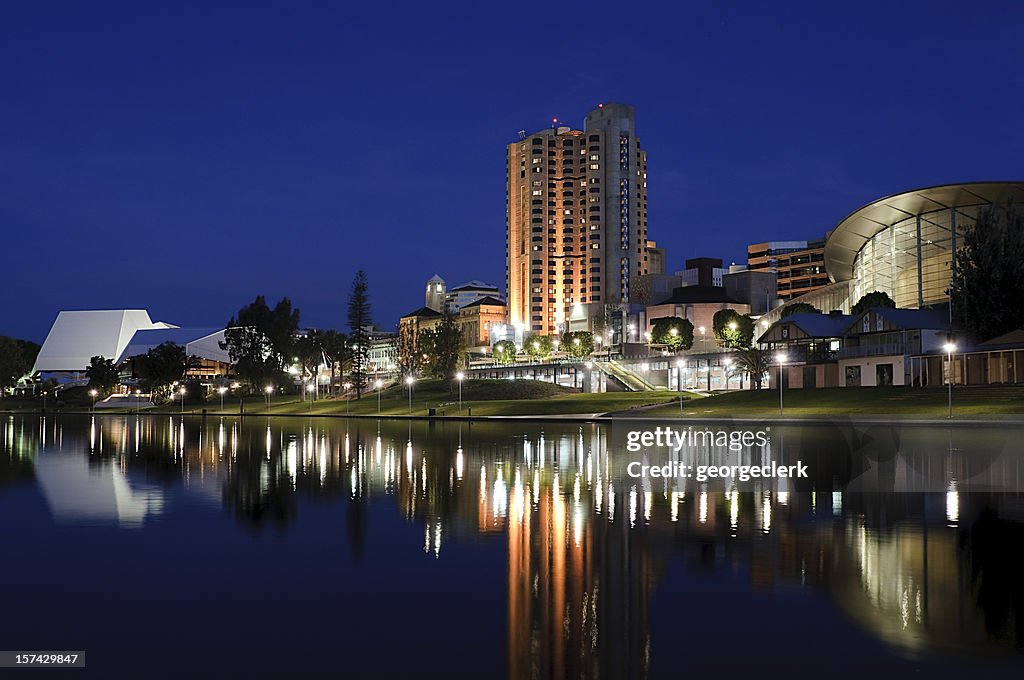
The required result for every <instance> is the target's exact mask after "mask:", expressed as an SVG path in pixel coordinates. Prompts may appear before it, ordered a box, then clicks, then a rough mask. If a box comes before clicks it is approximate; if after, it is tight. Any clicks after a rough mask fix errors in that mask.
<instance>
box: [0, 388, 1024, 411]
mask: <svg viewBox="0 0 1024 680" xmlns="http://www.w3.org/2000/svg"><path fill="white" fill-rule="evenodd" d="M783 396H784V406H785V416H786V417H798V416H810V417H831V416H844V415H853V416H857V415H860V416H882V417H886V416H893V417H907V418H909V417H919V418H944V417H945V416H946V413H947V405H946V390H944V389H911V388H904V387H864V388H830V389H809V390H798V389H789V390H786V391H785V394H784V395H783ZM462 398H463V399H462V415H466V416H468V415H473V416H493V415H505V416H530V415H538V416H542V415H543V416H547V415H579V414H602V413H614V414H616V415H621V416H626V417H628V416H641V415H642V416H656V417H664V418H678V417H680V409H679V401H678V396H677V395H676V394H675V393H673V392H666V391H659V392H646V393H645V392H608V393H605V394H581V393H580V392H578V391H576V390H572V389H569V388H564V387H559V386H558V385H552V384H550V383H544V382H539V381H533V380H517V381H508V380H474V381H467V382H466V383H465V384H464V385H463V392H462ZM48 406H49V408H48V411H49V412H51V413H54V412H60V411H62V410H63V411H68V412H70V411H77V412H81V411H84V410H88V405H84V406H83V405H80V404H78V405H64V406H63V408H58V407H55V406H54V404H53V402H50V404H49V405H48ZM41 407H42V401H41V400H39V399H35V400H33V399H17V400H15V399H4V400H0V411H14V412H32V411H36V412H38V411H39V410H40V409H41ZM240 408H244V410H245V413H247V414H253V415H256V414H267V413H270V414H276V415H289V414H294V415H304V414H316V415H337V416H344V415H346V414H351V415H369V416H372V415H376V414H377V413H378V410H377V409H378V407H377V393H376V392H375V391H373V390H370V391H369V392H366V393H364V394H363V397H362V399H352V400H345V399H343V398H321V399H319V400H316V401H306V400H303V399H301V398H300V397H298V396H293V395H287V396H282V395H278V396H275V397H274V398H273V399H271V400H270V404H269V406H268V403H267V400H266V399H264V398H263V397H260V396H251V397H243V398H242V399H241V400H239V398H238V397H232V396H230V395H229V396H228V397H227V398H225V400H224V409H223V413H228V414H236V413H238V412H239V409H240ZM203 409H206V410H207V412H208V413H220V412H222V411H221V408H220V399H218V398H213V399H209V400H207V401H204V402H186V404H185V409H184V410H185V413H201V412H202V411H203ZM429 409H434V410H435V413H436V415H439V416H441V415H443V416H457V415H459V390H458V384H457V383H449V382H448V381H440V380H420V381H417V382H416V384H415V385H414V387H413V392H412V405H411V409H410V403H409V393H408V391H407V390H406V389H405V388H404V387H402V386H394V387H390V388H387V389H385V390H382V391H381V393H380V413H381V415H391V416H405V415H409V414H410V413H411V414H412V415H414V416H425V415H427V414H428V412H429ZM101 412H105V413H113V412H117V411H115V410H113V409H111V410H102V411H101ZM149 412H151V413H180V412H181V405H180V404H177V403H172V404H167V405H164V406H159V407H156V408H153V409H150V410H149ZM953 413H954V416H956V417H977V416H992V415H1024V387H998V386H994V387H959V388H955V389H954V390H953ZM778 414H779V393H778V391H776V390H760V391H736V392H729V393H722V394H716V395H713V396H710V397H704V398H700V397H694V396H693V395H689V394H688V395H686V399H685V400H684V401H683V409H682V415H683V417H689V418H701V417H723V418H728V417H778Z"/></svg>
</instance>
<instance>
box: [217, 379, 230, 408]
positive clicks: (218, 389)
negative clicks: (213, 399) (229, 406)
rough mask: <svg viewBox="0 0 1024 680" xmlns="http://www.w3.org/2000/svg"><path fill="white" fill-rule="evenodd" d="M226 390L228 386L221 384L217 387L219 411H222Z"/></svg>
mask: <svg viewBox="0 0 1024 680" xmlns="http://www.w3.org/2000/svg"><path fill="white" fill-rule="evenodd" d="M227 391H228V388H226V387H224V386H223V385H221V386H220V387H218V388H217V393H218V394H220V411H221V413H223V412H224V393H225V392H227Z"/></svg>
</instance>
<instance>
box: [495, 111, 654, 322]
mask: <svg viewBox="0 0 1024 680" xmlns="http://www.w3.org/2000/svg"><path fill="white" fill-rule="evenodd" d="M635 128H636V125H635V121H634V112H633V107H632V106H628V105H626V104H603V105H599V106H598V107H597V108H596V109H594V110H593V111H591V112H590V113H588V114H587V118H586V122H585V124H584V129H583V130H573V129H572V128H570V127H567V126H560V125H559V124H558V121H557V119H556V120H555V121H554V122H553V123H552V126H551V128H550V129H548V130H541V131H540V132H536V133H534V134H532V135H527V134H526V132H525V131H524V132H521V133H520V137H521V138H520V139H519V141H517V142H514V143H512V144H509V145H508V150H507V152H508V153H507V158H506V167H505V176H506V242H505V251H506V253H505V255H506V260H505V261H506V282H507V284H508V308H509V320H510V321H511V323H512V324H513V325H515V326H517V327H521V328H522V329H523V330H525V331H532V332H538V333H542V334H552V333H557V332H560V331H562V330H565V323H566V321H567V319H568V318H569V317H570V315H573V316H578V315H580V314H585V313H586V312H587V309H588V307H589V308H590V309H591V310H593V309H594V308H595V307H600V306H603V305H606V304H618V303H621V302H628V301H629V299H630V285H631V284H632V282H633V280H634V279H635V278H636V277H638V276H641V275H643V274H647V273H648V269H649V263H648V262H647V261H646V258H645V254H646V248H647V155H646V152H644V151H643V150H642V149H641V148H640V141H639V140H638V139H637V137H636V129H635Z"/></svg>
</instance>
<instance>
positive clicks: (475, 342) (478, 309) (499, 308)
mask: <svg viewBox="0 0 1024 680" xmlns="http://www.w3.org/2000/svg"><path fill="white" fill-rule="evenodd" d="M506 314H507V309H506V307H505V302H504V301H502V300H499V299H497V298H493V297H490V296H487V297H482V298H479V299H477V300H475V301H474V302H470V303H469V304H467V305H465V306H463V307H462V308H461V309H460V310H459V316H458V323H459V329H460V331H461V332H462V341H463V342H464V343H465V346H466V348H467V349H469V350H480V351H483V349H484V348H487V347H490V345H491V344H493V343H492V342H491V339H492V338H491V329H492V327H498V326H501V325H503V324H504V323H505V318H506Z"/></svg>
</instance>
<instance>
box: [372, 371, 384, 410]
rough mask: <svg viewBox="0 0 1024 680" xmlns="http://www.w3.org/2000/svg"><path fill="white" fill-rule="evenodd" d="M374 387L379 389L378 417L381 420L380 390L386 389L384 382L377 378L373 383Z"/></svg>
mask: <svg viewBox="0 0 1024 680" xmlns="http://www.w3.org/2000/svg"><path fill="white" fill-rule="evenodd" d="M373 386H374V387H376V388H377V417H378V418H380V388H382V387H384V381H383V380H381V379H380V378H377V379H376V380H374V381H373Z"/></svg>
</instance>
